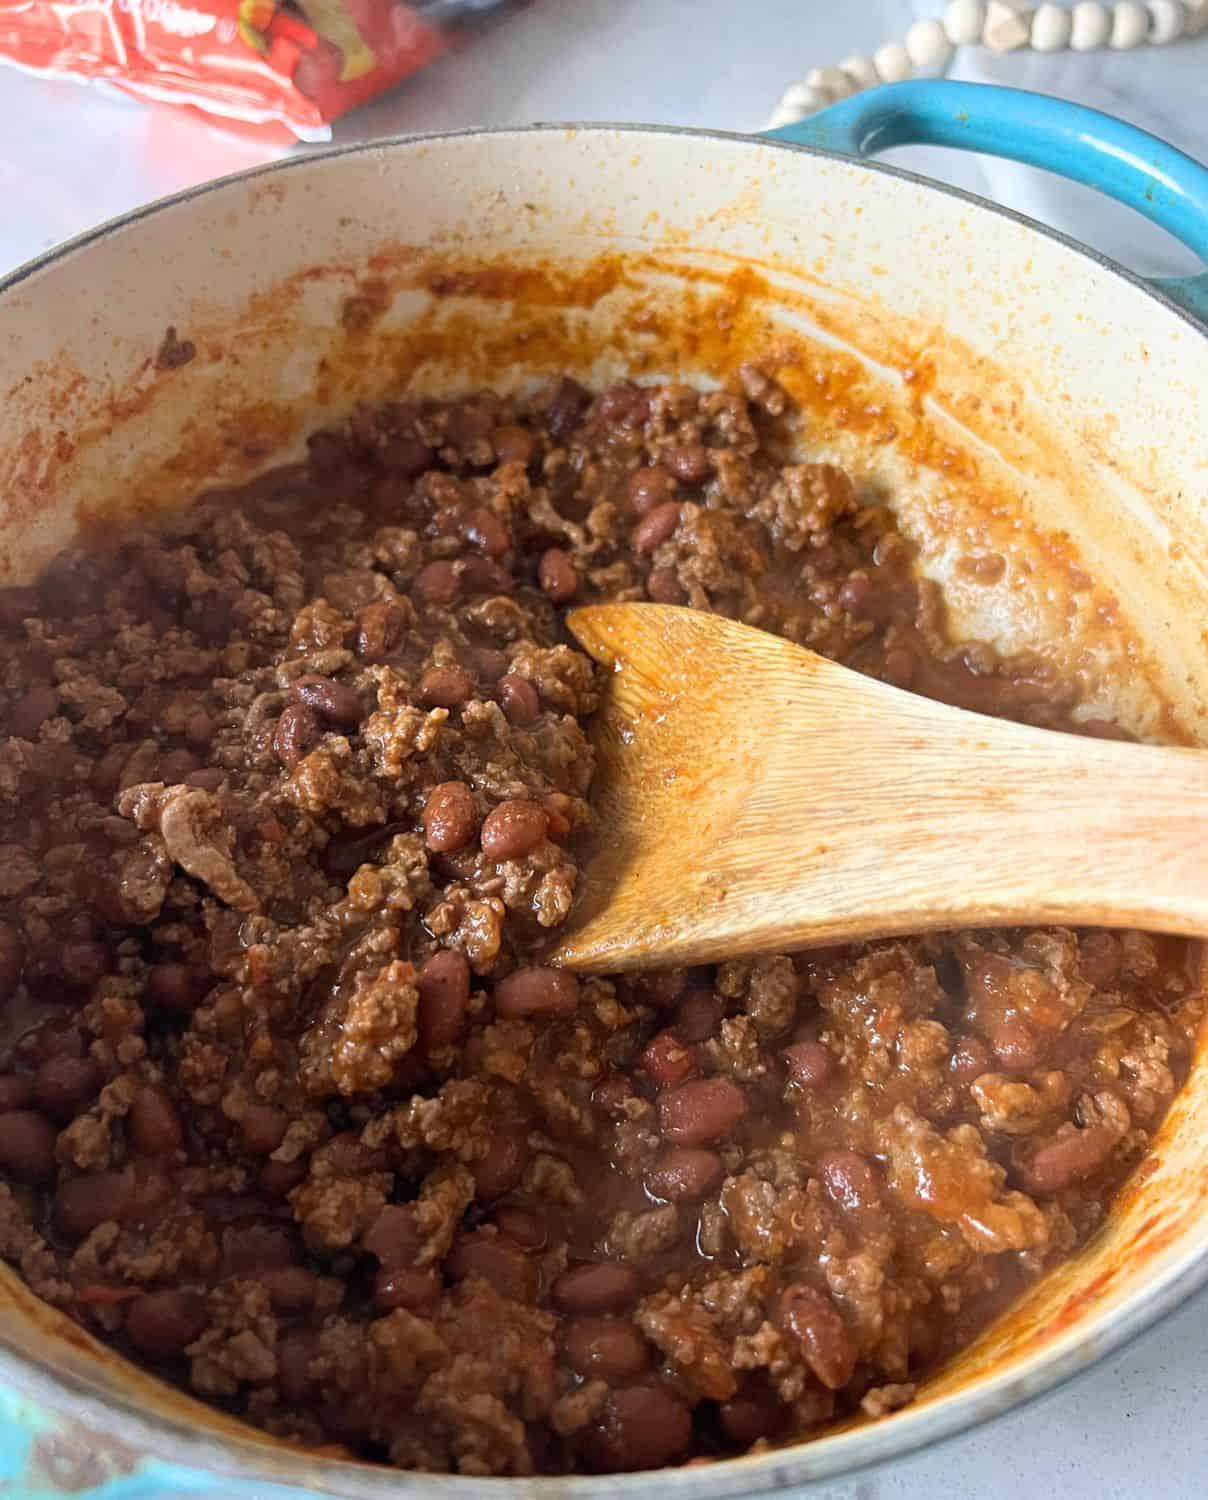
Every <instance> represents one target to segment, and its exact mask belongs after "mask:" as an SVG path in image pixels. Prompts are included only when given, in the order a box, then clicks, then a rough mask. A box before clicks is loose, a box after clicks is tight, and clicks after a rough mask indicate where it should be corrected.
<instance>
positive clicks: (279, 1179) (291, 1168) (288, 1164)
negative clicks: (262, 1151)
mask: <svg viewBox="0 0 1208 1500" xmlns="http://www.w3.org/2000/svg"><path fill="white" fill-rule="evenodd" d="M308 1170H309V1166H308V1163H307V1161H306V1158H305V1157H302V1158H300V1159H299V1160H298V1161H266V1162H265V1164H264V1165H263V1166H262V1167H261V1168H260V1175H259V1177H258V1178H257V1179H256V1181H257V1183H258V1184H259V1187H260V1191H261V1192H262V1193H265V1194H267V1195H268V1197H270V1198H284V1197H285V1196H286V1195H287V1194H288V1193H292V1192H293V1190H294V1189H295V1188H296V1187H298V1186H299V1185H300V1184H301V1183H302V1182H304V1181H305V1180H306V1174H307V1172H308Z"/></svg>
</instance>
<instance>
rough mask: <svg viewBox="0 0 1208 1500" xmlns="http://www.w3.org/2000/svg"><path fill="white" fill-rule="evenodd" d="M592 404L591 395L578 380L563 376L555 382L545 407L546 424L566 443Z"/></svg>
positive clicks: (559, 440) (558, 439)
mask: <svg viewBox="0 0 1208 1500" xmlns="http://www.w3.org/2000/svg"><path fill="white" fill-rule="evenodd" d="M590 405H591V396H590V395H589V394H588V393H587V391H585V390H584V389H583V387H582V386H581V385H580V384H579V382H578V381H577V380H572V379H571V378H570V376H569V375H563V376H561V377H560V378H559V379H558V380H557V382H556V383H555V384H554V386H553V389H552V391H551V394H550V397H549V403H548V405H547V406H546V408H545V425H546V426H547V427H548V428H549V430H550V432H551V433H552V434H553V436H554V437H555V438H556V439H557V441H558V442H560V443H564V442H565V441H566V439H567V438H568V437H570V435H571V433H572V432H573V431H574V430H575V428H576V427H577V426H578V425H579V418H580V417H581V416H582V415H583V413H584V412H585V411H586V410H587V408H588V407H589V406H590Z"/></svg>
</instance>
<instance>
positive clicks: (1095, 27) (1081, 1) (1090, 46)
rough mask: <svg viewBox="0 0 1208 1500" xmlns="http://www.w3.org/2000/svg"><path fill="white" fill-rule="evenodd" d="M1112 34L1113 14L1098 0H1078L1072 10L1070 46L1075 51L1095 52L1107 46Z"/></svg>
mask: <svg viewBox="0 0 1208 1500" xmlns="http://www.w3.org/2000/svg"><path fill="white" fill-rule="evenodd" d="M1111 34H1112V15H1111V11H1110V10H1108V8H1107V6H1106V5H1099V4H1097V3H1096V0H1078V4H1077V5H1075V6H1074V8H1073V10H1072V11H1071V12H1070V46H1071V47H1072V48H1073V49H1074V51H1075V52H1095V51H1097V50H1098V49H1099V48H1100V47H1106V46H1107V42H1108V38H1109V37H1110V36H1111Z"/></svg>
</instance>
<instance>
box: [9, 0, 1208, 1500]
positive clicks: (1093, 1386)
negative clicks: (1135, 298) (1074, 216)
mask: <svg viewBox="0 0 1208 1500" xmlns="http://www.w3.org/2000/svg"><path fill="white" fill-rule="evenodd" d="M939 3H940V0H935V3H934V4H927V5H922V6H921V7H920V6H919V5H917V4H910V3H904V0H860V3H857V4H849V5H833V4H831V3H830V0H739V3H737V4H730V5H727V4H725V3H724V0H534V3H532V4H531V5H529V6H527V7H525V8H523V9H521V10H520V11H518V12H514V13H511V14H508V15H506V16H501V17H499V18H497V19H493V20H490V21H488V22H486V23H484V24H483V25H482V27H481V29H480V31H479V34H478V35H477V36H476V37H475V38H474V39H473V40H472V41H471V42H470V43H469V44H468V45H466V46H465V47H463V48H462V49H461V50H459V51H458V52H456V53H454V54H452V55H450V56H448V57H446V58H445V59H444V60H443V61H441V62H440V63H438V64H436V65H435V66H433V67H432V68H430V69H429V70H428V71H427V72H425V73H424V74H422V75H420V76H419V77H417V78H415V79H414V80H411V81H410V82H409V83H406V84H404V85H403V87H402V88H401V89H399V90H398V91H397V92H396V93H395V94H394V95H392V96H391V97H389V98H387V99H384V100H381V101H379V102H377V103H375V104H372V105H370V106H368V107H367V108H365V109H364V110H362V111H360V112H359V113H358V114H357V115H355V116H354V117H353V118H351V119H348V120H344V121H342V122H339V123H338V124H337V125H336V127H335V139H336V141H337V142H347V141H355V140H365V139H370V138H374V137H380V136H385V135H396V134H403V133H406V132H409V131H419V130H439V129H444V128H451V127H456V126H465V125H480V124H482V125H487V124H520V123H527V122H529V121H533V120H573V119H595V120H602V119H608V120H644V121H650V122H655V123H666V124H680V125H700V126H716V127H719V128H722V129H729V130H756V129H758V128H759V127H760V125H761V124H762V122H763V120H764V118H765V117H766V116H767V114H768V113H769V112H770V111H771V109H772V107H773V105H774V104H775V103H776V101H777V99H778V98H779V95H780V93H781V91H782V90H783V88H784V87H785V85H786V84H787V83H789V82H790V81H792V79H793V77H795V76H800V75H801V74H802V73H804V72H805V71H806V70H807V69H808V68H809V67H810V66H812V65H814V64H816V63H828V62H835V61H837V60H838V59H839V58H840V57H842V56H845V55H847V54H849V53H851V52H857V51H864V52H871V51H872V50H873V49H874V48H875V47H876V46H878V45H879V44H880V43H881V42H882V41H884V40H886V39H887V38H889V37H891V36H896V35H900V34H901V31H902V29H903V19H904V17H905V18H906V19H908V18H909V16H910V14H911V13H912V11H913V12H914V13H918V14H934V13H936V12H937V11H938V9H939ZM739 16H741V24H740V25H739V26H736V24H735V23H736V18H737V17H739ZM736 31H738V32H740V34H741V36H742V38H743V45H742V47H741V48H736V47H735V45H734V35H735V32H736ZM1204 41H1205V42H1206V43H1208V38H1205V39H1204ZM1200 45H1201V44H1200V43H1198V42H1197V43H1188V44H1185V46H1184V48H1183V49H1182V52H1183V55H1181V56H1178V57H1176V56H1175V53H1176V52H1178V51H1179V49H1174V50H1173V51H1172V53H1171V54H1170V56H1171V63H1170V66H1171V67H1174V68H1178V69H1181V70H1184V72H1186V70H1188V69H1193V68H1195V67H1197V66H1199V67H1202V65H1203V60H1208V58H1205V59H1203V60H1197V59H1196V58H1195V57H1192V56H1190V49H1191V48H1193V47H1196V48H1198V47H1199V46H1200ZM1032 61H1033V63H1034V64H1041V63H1047V62H1048V60H1047V59H1034V60H1032ZM1029 66H1030V65H1029ZM1150 66H1151V67H1152V66H1153V64H1152V63H1151V64H1150ZM1021 81H1025V82H1028V83H1029V84H1031V86H1033V87H1036V86H1041V85H1042V83H1043V79H1041V80H1039V81H1038V80H1037V78H1036V76H1035V73H1034V72H1033V73H1032V74H1031V75H1030V76H1028V77H1026V78H1025V79H1023V80H1021ZM281 154H282V150H281V149H280V148H274V147H267V146H265V145H264V144H262V143H259V142H256V141H255V140H252V139H250V138H247V137H240V136H237V135H235V134H233V133H231V132H229V131H227V130H224V129H222V128H220V127H218V126H215V125H211V124H209V123H207V122H206V121H204V120H203V119H201V118H200V117H198V116H196V115H193V114H192V113H191V112H189V111H180V112H174V111H171V110H168V109H163V108H150V107H147V106H144V105H141V104H138V103H134V102H130V101H127V100H124V99H120V98H110V97H105V96H101V95H100V94H98V93H97V91H96V90H93V89H86V88H82V87H77V86H73V85H71V84H68V83H48V82H44V81H42V80H39V79H35V78H31V77H27V76H25V75H23V74H19V73H16V72H13V71H12V70H7V69H5V70H0V275H2V274H3V273H4V272H6V271H7V270H9V269H11V268H12V267H13V266H14V265H16V264H18V263H19V262H20V261H22V260H25V259H28V258H29V257H31V256H34V255H36V254H38V253H39V252H41V251H42V250H44V249H46V248H47V247H48V246H49V245H52V244H54V243H55V242H56V241H58V240H61V239H64V238H66V237H67V236H69V235H72V234H75V233H77V232H79V231H80V230H83V229H86V228H88V227H90V226H92V225H94V224H96V223H98V222H99V221H101V220H103V219H106V218H109V217H111V216H113V215H115V214H119V213H122V212H125V211H126V210H127V209H130V208H133V207H135V206H137V205H139V204H142V203H145V202H147V201H148V200H150V199H152V198H156V197H159V196H161V195H163V194H165V193H170V192H175V191H177V190H179V189H181V188H184V187H188V186H191V185H193V184H195V183H198V182H202V181H205V180H207V179H209V178H211V177H215V176H218V175H221V174H223V173H226V172H234V171H238V170H240V169H241V168H244V167H249V166H253V165H255V164H257V163H259V162H263V161H266V160H269V159H271V158H273V157H275V156H279V155H281ZM901 159H904V160H906V161H908V162H909V163H910V164H911V165H912V166H915V167H916V168H917V169H919V170H924V171H928V172H930V173H931V174H932V175H935V176H942V177H945V178H946V179H947V180H949V181H954V182H957V183H959V184H960V185H962V186H966V187H970V188H972V189H974V190H981V191H989V190H990V189H991V188H992V187H993V188H995V189H998V190H1002V184H1003V179H1002V177H1001V176H986V175H983V173H982V171H981V169H980V168H979V167H978V165H977V163H976V162H974V161H972V160H970V159H967V158H961V157H958V156H952V155H948V154H938V153H925V152H919V151H912V152H910V153H902V157H901ZM1007 191H1010V192H1013V191H1014V186H1012V187H1011V188H1009V189H1007ZM1071 201H1077V199H1076V196H1075V198H1073V199H1072V200H1071ZM1121 222H1124V221H1121ZM1147 233H1148V232H1147ZM1156 243H1157V242H1156V241H1153V240H1152V239H1151V238H1147V236H1146V233H1139V234H1138V239H1137V245H1138V254H1139V256H1140V258H1141V259H1144V252H1146V251H1148V250H1150V249H1151V248H1152V245H1153V244H1156ZM1155 268H1158V269H1170V270H1182V269H1184V264H1181V263H1179V264H1175V265H1171V266H1169V267H1168V266H1165V265H1163V266H1161V267H1155ZM1186 269H1190V266H1189V265H1187V266H1186ZM1206 1407H1208V1293H1205V1294H1202V1295H1201V1296H1200V1297H1198V1298H1196V1299H1195V1300H1194V1301H1192V1302H1191V1303H1189V1304H1188V1306H1187V1307H1186V1308H1184V1309H1183V1310H1182V1311H1180V1312H1179V1313H1177V1314H1176V1315H1175V1316H1173V1317H1172V1318H1170V1319H1168V1320H1167V1321H1166V1322H1165V1323H1163V1324H1162V1325H1161V1326H1160V1327H1158V1328H1156V1329H1153V1330H1151V1331H1150V1332H1149V1333H1148V1334H1146V1335H1144V1336H1143V1337H1142V1338H1140V1339H1138V1340H1137V1341H1136V1342H1135V1343H1133V1344H1132V1345H1131V1346H1129V1348H1127V1349H1126V1350H1125V1351H1124V1352H1123V1353H1122V1354H1120V1355H1118V1356H1117V1357H1115V1358H1113V1359H1111V1360H1109V1361H1107V1362H1106V1363H1104V1364H1102V1365H1100V1366H1099V1367H1098V1368H1097V1369H1096V1370H1094V1371H1093V1372H1091V1373H1090V1374H1088V1375H1086V1376H1083V1377H1082V1378H1080V1379H1079V1380H1077V1381H1075V1382H1074V1383H1073V1384H1071V1385H1069V1386H1067V1387H1065V1388H1064V1389H1063V1390H1061V1391H1059V1392H1057V1393H1056V1394H1055V1395H1052V1396H1049V1397H1047V1398H1045V1399H1044V1400H1042V1401H1040V1402H1038V1403H1036V1404H1034V1405H1033V1406H1031V1407H1029V1408H1027V1409H1026V1410H1024V1411H1021V1412H1017V1413H1015V1414H1013V1415H1011V1416H1009V1417H1005V1418H1002V1419H1000V1420H999V1421H997V1422H995V1423H993V1424H991V1425H990V1426H988V1427H983V1428H981V1429H979V1430H977V1431H975V1432H973V1433H970V1434H968V1435H966V1436H963V1437H959V1438H955V1439H953V1440H951V1441H950V1442H948V1443H946V1444H944V1445H942V1446H941V1447H939V1448H935V1449H931V1450H929V1451H927V1452H924V1453H921V1454H917V1455H915V1456H914V1457H912V1458H908V1459H905V1460H902V1461H900V1462H898V1463H896V1464H893V1465H891V1466H883V1467H881V1468H877V1469H873V1470H868V1471H865V1472H864V1473H863V1474H861V1475H859V1476H857V1477H856V1478H854V1479H851V1480H846V1481H840V1482H836V1483H833V1484H829V1485H821V1486H818V1487H817V1488H816V1489H814V1490H811V1491H810V1492H809V1493H810V1496H811V1500H824V1497H825V1500H937V1497H940V1496H943V1497H954V1500H1001V1497H1002V1496H1003V1494H1004V1493H1007V1494H1008V1495H1010V1496H1011V1497H1014V1500H1033V1497H1039V1496H1044V1495H1049V1494H1059V1495H1060V1496H1061V1497H1062V1500H1117V1497H1119V1500H1125V1497H1127V1500H1135V1497H1136V1496H1138V1495H1148V1494H1150V1493H1155V1492H1156V1493H1160V1494H1161V1495H1162V1496H1163V1500H1202V1497H1203V1496H1204V1495H1205V1493H1206V1492H1208V1421H1206V1420H1205V1408H1206Z"/></svg>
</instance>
